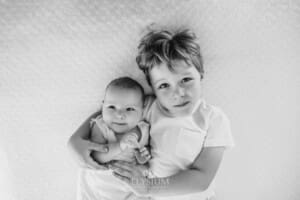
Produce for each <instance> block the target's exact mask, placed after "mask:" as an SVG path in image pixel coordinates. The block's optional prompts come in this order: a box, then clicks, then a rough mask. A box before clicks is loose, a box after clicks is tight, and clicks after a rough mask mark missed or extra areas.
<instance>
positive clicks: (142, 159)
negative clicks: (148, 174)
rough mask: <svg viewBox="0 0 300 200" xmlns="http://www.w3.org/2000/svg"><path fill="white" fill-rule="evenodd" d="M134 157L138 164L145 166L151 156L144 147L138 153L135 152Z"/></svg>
mask: <svg viewBox="0 0 300 200" xmlns="http://www.w3.org/2000/svg"><path fill="white" fill-rule="evenodd" d="M135 157H136V159H137V161H138V163H140V164H145V163H146V162H148V160H150V159H151V154H150V152H149V150H148V149H147V148H146V147H142V148H140V149H139V150H138V151H135Z"/></svg>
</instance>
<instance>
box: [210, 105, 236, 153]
mask: <svg viewBox="0 0 300 200" xmlns="http://www.w3.org/2000/svg"><path fill="white" fill-rule="evenodd" d="M220 146H224V147H227V148H231V147H233V146H234V140H233V137H232V134H231V127H230V121H229V119H228V117H227V116H226V114H225V113H224V112H223V111H222V110H221V109H219V108H216V107H214V108H213V111H212V113H211V115H210V120H209V124H208V129H207V134H206V137H205V141H204V147H220Z"/></svg>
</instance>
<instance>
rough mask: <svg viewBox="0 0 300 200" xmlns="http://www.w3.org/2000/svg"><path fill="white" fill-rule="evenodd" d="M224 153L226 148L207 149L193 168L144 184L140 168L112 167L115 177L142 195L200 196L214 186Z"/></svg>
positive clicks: (115, 165) (133, 166)
mask: <svg viewBox="0 0 300 200" xmlns="http://www.w3.org/2000/svg"><path fill="white" fill-rule="evenodd" d="M224 150H225V147H205V148H203V150H202V151H201V153H200V154H199V155H198V157H197V158H196V160H195V161H194V163H193V165H192V166H191V168H189V169H186V170H182V171H180V172H178V173H177V174H175V175H172V176H169V177H164V178H148V179H146V180H145V177H144V176H143V173H142V170H141V166H140V165H131V164H130V163H125V162H117V163H114V164H113V166H112V168H113V169H114V173H113V175H115V176H116V177H117V178H119V179H121V180H123V181H124V182H126V183H127V184H128V185H130V186H131V187H132V189H133V190H134V191H135V193H137V194H140V195H147V196H148V195H149V196H152V197H156V196H157V197H163V196H176V195H185V194H191V193H199V192H203V191H205V190H206V189H207V188H208V186H209V185H210V184H211V182H212V180H213V178H214V177H215V175H216V173H217V170H218V168H219V166H220V163H221V161H222V157H223V153H224ZM132 179H135V180H141V183H147V184H142V185H141V184H136V182H134V183H133V182H132V181H131V180H132ZM159 184H160V185H159Z"/></svg>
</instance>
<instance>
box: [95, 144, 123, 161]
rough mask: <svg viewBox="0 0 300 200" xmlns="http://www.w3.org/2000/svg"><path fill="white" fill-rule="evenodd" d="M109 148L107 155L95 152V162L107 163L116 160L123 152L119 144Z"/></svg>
mask: <svg viewBox="0 0 300 200" xmlns="http://www.w3.org/2000/svg"><path fill="white" fill-rule="evenodd" d="M107 147H108V152H106V153H102V152H98V151H97V152H96V151H94V152H93V153H92V156H93V158H94V160H96V161H97V162H98V163H107V162H109V161H112V160H114V158H115V157H116V156H117V155H119V154H120V153H121V152H122V150H121V148H120V144H119V142H116V143H110V144H107Z"/></svg>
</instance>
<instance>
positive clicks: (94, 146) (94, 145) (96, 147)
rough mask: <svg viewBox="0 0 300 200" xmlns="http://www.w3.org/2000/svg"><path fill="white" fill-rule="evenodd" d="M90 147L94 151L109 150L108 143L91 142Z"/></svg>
mask: <svg viewBox="0 0 300 200" xmlns="http://www.w3.org/2000/svg"><path fill="white" fill-rule="evenodd" d="M89 149H90V150H94V151H100V152H102V153H105V152H108V147H107V146H106V145H102V144H97V143H94V142H89Z"/></svg>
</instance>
